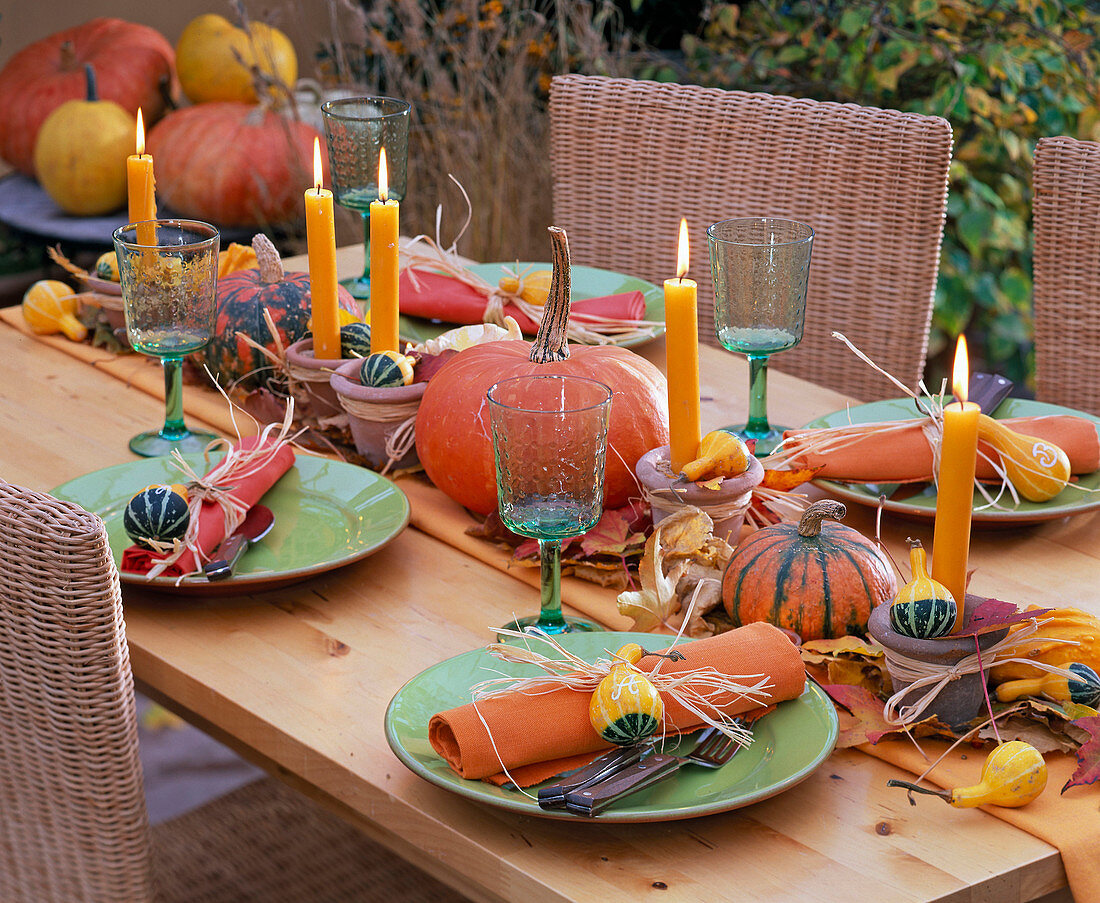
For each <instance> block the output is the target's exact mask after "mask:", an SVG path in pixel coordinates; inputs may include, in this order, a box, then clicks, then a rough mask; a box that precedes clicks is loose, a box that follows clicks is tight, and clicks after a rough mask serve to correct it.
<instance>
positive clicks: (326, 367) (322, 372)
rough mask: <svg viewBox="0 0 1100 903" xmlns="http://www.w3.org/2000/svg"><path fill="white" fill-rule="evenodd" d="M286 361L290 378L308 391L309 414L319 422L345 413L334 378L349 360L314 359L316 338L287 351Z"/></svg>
mask: <svg viewBox="0 0 1100 903" xmlns="http://www.w3.org/2000/svg"><path fill="white" fill-rule="evenodd" d="M286 360H287V364H288V365H289V366H290V368H291V373H290V375H291V376H292V377H293V379H294V380H295V381H296V382H297V383H299V384H300V385H303V386H304V387H305V389H306V390H307V391H306V394H307V396H308V398H309V405H310V410H309V412H308V413H309V414H311V415H312V416H314V417H317V418H321V417H331V416H332V415H333V414H339V413H340V412H341V411H342V410H343V408H341V407H340V399H339V398H337V397H336V390H335V389H333V388H332V381H331V377H332V374H333V372H334V371H335V370H336V368H337V367H339V366H340V365H341V364H343V363H345V362H346V359H339V358H337V359H333V360H327V359H325V358H316V357H314V356H313V338H312V337H307V338H304V339H299V340H298V341H297V342H295V343H294V344H293V345H290V346H289V347H288V348H287V349H286ZM358 362H359V361H358V358H356V359H354V360H352V361H351V363H354V364H358Z"/></svg>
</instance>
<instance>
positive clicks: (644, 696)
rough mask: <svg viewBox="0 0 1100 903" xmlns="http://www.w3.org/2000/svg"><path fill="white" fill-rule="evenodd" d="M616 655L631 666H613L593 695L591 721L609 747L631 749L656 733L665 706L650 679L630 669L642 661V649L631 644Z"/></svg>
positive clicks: (617, 664)
mask: <svg viewBox="0 0 1100 903" xmlns="http://www.w3.org/2000/svg"><path fill="white" fill-rule="evenodd" d="M617 655H618V656H619V657H620V658H623V659H625V660H626V661H627V662H629V664H624V663H622V662H619V663H616V664H614V665H612V666H611V670H610V671H609V672H608V675H607V677H605V678H604V679H603V680H601V681H600V684H599V686H598V687H596V690H595V692H594V693H593V694H592V699H591V701H590V702H589V705H588V717H589V720H590V721H591V722H592V727H594V728H595V729H596V733H598V734H599V735H600V736H601V737H603V739H604V740H606V741H607V742H608V743H614V744H615V745H617V746H630V745H631V744H633V743H638V742H640V741H642V740H644V739H645V738H646V737H648V736H650V735H651V734H653V733H654V732H655V731H656V730H657V728H658V727H659V726H660V724H661V718H663V717H664V713H665V706H664V703H663V702H662V701H661V694H660V693H659V692H658V691H657V688H656V687H655V686H653V684H652V683H650V682H649V679H648V678H647V677H646V676H645V675H644V674H642V673H641V672H639V671H636V670H635V669H634V668H632V667H630V665H632V664H634V662H636V661H637V660H638V659H639V658H641V656H642V648H641V647H640V646H638V645H636V644H634V643H631V644H629V645H627V646H623V648H622V649H620V650H619V652H618V653H617Z"/></svg>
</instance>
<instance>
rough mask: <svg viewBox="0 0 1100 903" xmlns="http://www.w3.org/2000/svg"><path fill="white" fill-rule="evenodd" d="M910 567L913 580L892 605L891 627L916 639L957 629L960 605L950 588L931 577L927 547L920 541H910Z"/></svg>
mask: <svg viewBox="0 0 1100 903" xmlns="http://www.w3.org/2000/svg"><path fill="white" fill-rule="evenodd" d="M909 564H910V567H911V568H912V570H913V578H912V579H911V580H910V581H909V582H908V583H906V584H905V586H903V587H902V588H901V589H900V590H898V595H897V598H896V599H895V600H894V604H893V605H891V606H890V626H891V627H893V628H894V630H896V631H897V632H898V633H900V634H901V635H902V636H907V637H913V638H914V639H917V640H931V639H934V638H935V637H941V636H947V634H949V633H950V632H951V629H952V628H953V627H954V626H955V619H956V617H957V616H958V605H957V604H956V603H955V598H954V596H952V595H951V592H950V591H949V590H948V589H947V587H946V586H944V585H943V584H942V583H940V582H939V581H937V580H933V579H932V578H931V577H930V576H929V574H928V565H927V559H926V556H925V552H924V546H923V545H921V543H920V540H918V539H910V540H909Z"/></svg>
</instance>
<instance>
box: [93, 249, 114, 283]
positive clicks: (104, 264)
mask: <svg viewBox="0 0 1100 903" xmlns="http://www.w3.org/2000/svg"><path fill="white" fill-rule="evenodd" d="M95 274H96V276H98V277H99V278H100V279H106V280H107V281H108V282H118V281H119V276H118V255H117V254H116V253H115V252H114V251H106V252H104V253H103V254H100V255H99V259H98V260H97V261H96V262H95Z"/></svg>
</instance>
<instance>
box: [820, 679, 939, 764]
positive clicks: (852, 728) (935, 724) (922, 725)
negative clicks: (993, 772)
mask: <svg viewBox="0 0 1100 903" xmlns="http://www.w3.org/2000/svg"><path fill="white" fill-rule="evenodd" d="M825 692H826V693H828V694H829V696H830V697H831V698H832V700H833V701H834V702H836V703H838V704H839V705H840V706H841V709H840V711H839V712H837V715H838V716H839V718H840V734H839V736H838V737H837V741H836V745H837V747H838V748H839V749H846V748H847V747H849V746H859V745H861V744H863V743H871V744H874V743H878V741H879V740H882V739H883V738H884V737H885V738H887V739H892V738H895V737H901V736H903V735H904V734H905V733H906V732H905V731H902V730H901V729H900V728H899V727H897V726H896V725H893V724H889V723H887V721H886V720H885V719H884V718H883V717H882V700H881V699H879V697H877V696H875V695H874V694H873V693H871V692H870V691H869V690H866V689H864V688H863V687H857V686H853V685H849V684H827V685H826V686H825ZM908 733H909V734H910V735H911V736H913V737H944V738H946V739H948V740H953V739H955V735H954V734H953V733H951V728H949V727H948V726H947V725H946V724H944V723H943V722H942V721H940V720H939V719H938V718H936V717H935V716H934V715H933V716H931V717H929V718H924V719H922V720H921V721H917V722H915V723H914V724H912V725H910V726H909V731H908Z"/></svg>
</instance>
